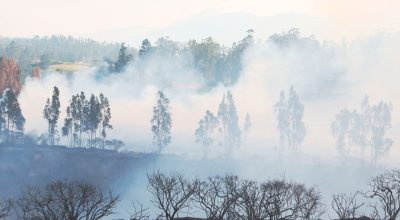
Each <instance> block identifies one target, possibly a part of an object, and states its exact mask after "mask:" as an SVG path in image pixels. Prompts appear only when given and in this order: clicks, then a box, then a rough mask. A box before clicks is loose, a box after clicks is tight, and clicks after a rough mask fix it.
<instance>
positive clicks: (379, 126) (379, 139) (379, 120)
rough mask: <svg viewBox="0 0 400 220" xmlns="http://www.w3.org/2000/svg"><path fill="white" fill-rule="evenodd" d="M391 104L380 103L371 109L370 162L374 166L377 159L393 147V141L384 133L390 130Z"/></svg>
mask: <svg viewBox="0 0 400 220" xmlns="http://www.w3.org/2000/svg"><path fill="white" fill-rule="evenodd" d="M392 111H393V105H392V103H385V102H380V103H379V104H377V105H374V106H373V107H372V109H371V113H372V115H371V117H372V123H371V141H372V143H371V144H372V149H371V161H372V164H373V166H376V163H377V161H378V159H379V158H380V157H381V156H383V155H385V154H386V153H387V152H389V150H390V149H391V148H392V146H393V140H392V139H391V138H387V137H386V131H387V130H388V129H390V128H392V125H391V120H392Z"/></svg>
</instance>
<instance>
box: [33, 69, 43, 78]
mask: <svg viewBox="0 0 400 220" xmlns="http://www.w3.org/2000/svg"><path fill="white" fill-rule="evenodd" d="M32 78H37V79H39V80H40V79H41V78H42V73H41V71H40V68H39V66H36V67H33V68H32Z"/></svg>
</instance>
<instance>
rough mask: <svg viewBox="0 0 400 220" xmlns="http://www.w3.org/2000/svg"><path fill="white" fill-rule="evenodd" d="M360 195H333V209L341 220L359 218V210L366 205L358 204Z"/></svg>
mask: <svg viewBox="0 0 400 220" xmlns="http://www.w3.org/2000/svg"><path fill="white" fill-rule="evenodd" d="M358 194H359V192H356V193H355V194H350V195H346V194H344V193H342V194H338V195H333V198H332V204H331V207H332V209H333V210H334V211H335V212H336V214H337V215H338V218H339V219H349V218H356V217H357V216H358V212H357V210H358V209H359V208H360V207H361V206H363V205H364V203H361V204H357V198H356V196H357V195H358Z"/></svg>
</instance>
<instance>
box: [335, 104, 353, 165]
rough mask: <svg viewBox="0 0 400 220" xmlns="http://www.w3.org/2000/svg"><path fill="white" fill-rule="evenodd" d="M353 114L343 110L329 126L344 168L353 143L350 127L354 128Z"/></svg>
mask: <svg viewBox="0 0 400 220" xmlns="http://www.w3.org/2000/svg"><path fill="white" fill-rule="evenodd" d="M355 114H356V112H354V113H350V111H349V110H348V109H343V110H341V111H340V113H339V114H337V115H336V117H335V118H336V119H335V121H334V122H332V124H331V133H332V135H333V137H334V138H336V150H337V151H338V152H339V154H340V155H342V160H343V162H342V163H343V165H344V166H346V163H347V158H348V156H349V154H350V152H351V149H350V146H351V144H352V143H353V135H352V132H351V130H352V127H353V126H354V120H353V119H354V115H355Z"/></svg>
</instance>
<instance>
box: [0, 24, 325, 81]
mask: <svg viewBox="0 0 400 220" xmlns="http://www.w3.org/2000/svg"><path fill="white" fill-rule="evenodd" d="M253 35H254V31H253V30H251V29H250V30H248V31H247V36H245V37H244V38H243V39H242V40H239V41H238V42H235V43H233V44H232V46H225V45H221V44H219V43H218V42H216V41H215V40H214V39H213V38H212V37H208V38H206V39H203V40H201V41H196V40H189V41H188V42H177V41H173V40H171V39H170V38H169V37H161V38H159V39H158V40H157V41H156V42H154V43H153V44H152V43H151V42H150V41H149V40H147V39H145V40H143V42H142V44H141V45H140V47H139V48H138V49H135V48H134V47H129V46H126V45H125V44H124V43H109V42H102V43H100V42H97V41H94V40H91V39H83V38H79V39H77V38H73V37H71V36H68V37H65V36H63V35H53V36H51V37H38V36H36V37H34V38H5V37H0V55H7V56H8V57H9V58H13V59H14V61H15V62H16V64H17V65H18V66H19V69H20V70H21V79H22V81H24V80H25V78H26V77H27V76H30V74H31V73H32V69H33V68H34V67H36V66H37V65H38V66H39V67H40V69H42V70H46V69H47V68H48V67H49V65H51V64H52V63H53V62H57V61H64V62H65V61H66V62H72V61H88V62H97V61H105V62H106V63H108V64H109V67H108V68H106V69H104V68H100V71H101V72H107V73H116V72H121V71H123V70H125V67H126V65H128V63H129V64H130V65H134V66H135V67H136V68H137V70H139V71H145V69H146V67H149V66H153V65H159V64H160V61H166V62H169V63H170V62H179V63H180V64H181V65H182V66H184V67H189V68H194V69H196V70H198V71H199V73H200V74H202V76H203V77H204V79H205V82H206V83H207V84H208V85H209V86H215V85H217V83H223V84H224V85H226V86H230V85H233V84H234V83H235V82H236V81H237V80H238V78H239V76H240V74H241V71H242V58H243V56H244V52H245V50H246V49H247V48H249V47H250V46H257V47H262V46H265V45H266V44H273V45H275V46H277V47H279V48H282V50H284V48H286V47H289V46H295V47H298V48H306V47H307V48H310V47H311V48H320V47H321V45H320V43H319V42H318V41H317V40H315V39H314V38H313V37H312V36H311V37H305V38H302V37H300V32H299V30H298V29H290V30H289V31H288V32H287V33H286V32H283V33H282V34H274V35H272V36H271V37H270V38H269V39H268V40H267V41H266V42H261V41H258V42H255V39H254V36H253ZM264 43H265V44H264ZM31 60H40V62H39V63H34V64H32V63H30V61H31ZM153 71H156V70H154V69H153Z"/></svg>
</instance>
